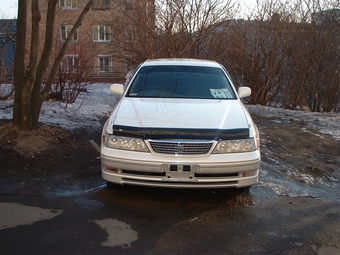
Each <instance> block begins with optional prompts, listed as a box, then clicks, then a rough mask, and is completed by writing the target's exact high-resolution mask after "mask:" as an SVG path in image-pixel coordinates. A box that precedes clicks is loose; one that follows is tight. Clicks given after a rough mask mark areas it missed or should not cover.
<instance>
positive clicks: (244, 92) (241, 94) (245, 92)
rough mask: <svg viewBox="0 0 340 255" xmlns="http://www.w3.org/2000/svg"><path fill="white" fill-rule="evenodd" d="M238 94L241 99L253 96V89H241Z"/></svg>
mask: <svg viewBox="0 0 340 255" xmlns="http://www.w3.org/2000/svg"><path fill="white" fill-rule="evenodd" d="M237 93H238V96H239V98H244V97H249V96H250V95H251V89H250V88H249V87H239V88H238V91H237Z"/></svg>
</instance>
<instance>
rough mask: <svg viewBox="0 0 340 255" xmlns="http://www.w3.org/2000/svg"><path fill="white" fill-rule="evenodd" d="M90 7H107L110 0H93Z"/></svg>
mask: <svg viewBox="0 0 340 255" xmlns="http://www.w3.org/2000/svg"><path fill="white" fill-rule="evenodd" d="M92 8H93V9H109V8H110V0H94V1H93V6H92Z"/></svg>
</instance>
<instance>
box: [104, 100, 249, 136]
mask: <svg viewBox="0 0 340 255" xmlns="http://www.w3.org/2000/svg"><path fill="white" fill-rule="evenodd" d="M110 124H111V125H109V126H111V128H112V127H113V125H115V126H128V127H137V128H164V129H165V128H167V129H224V130H225V129H240V128H242V129H244V128H247V129H248V127H249V123H248V120H247V115H246V114H245V110H244V109H243V105H242V103H241V102H240V101H238V100H204V99H157V98H156V99H154V98H152V99H145V98H124V99H123V100H121V101H120V103H119V105H117V107H116V109H115V111H114V113H113V114H112V115H111V119H110ZM111 131H112V130H111Z"/></svg>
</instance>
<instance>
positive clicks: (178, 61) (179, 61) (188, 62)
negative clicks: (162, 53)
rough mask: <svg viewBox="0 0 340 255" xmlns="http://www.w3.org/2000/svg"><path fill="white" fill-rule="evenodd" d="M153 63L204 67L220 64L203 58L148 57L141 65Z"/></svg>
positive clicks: (152, 64) (218, 65)
mask: <svg viewBox="0 0 340 255" xmlns="http://www.w3.org/2000/svg"><path fill="white" fill-rule="evenodd" d="M155 65H160V66H161V65H185V66H205V67H218V68H221V65H220V64H219V63H217V62H216V61H212V60H204V59H190V58H163V59H149V60H147V61H145V62H144V63H143V64H142V66H155Z"/></svg>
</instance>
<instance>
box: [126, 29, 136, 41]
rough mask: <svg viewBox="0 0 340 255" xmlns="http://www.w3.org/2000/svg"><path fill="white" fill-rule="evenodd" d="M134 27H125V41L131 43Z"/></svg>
mask: <svg viewBox="0 0 340 255" xmlns="http://www.w3.org/2000/svg"><path fill="white" fill-rule="evenodd" d="M135 31H136V29H135V27H134V26H132V25H128V26H126V41H127V42H133V41H134V37H135Z"/></svg>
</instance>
